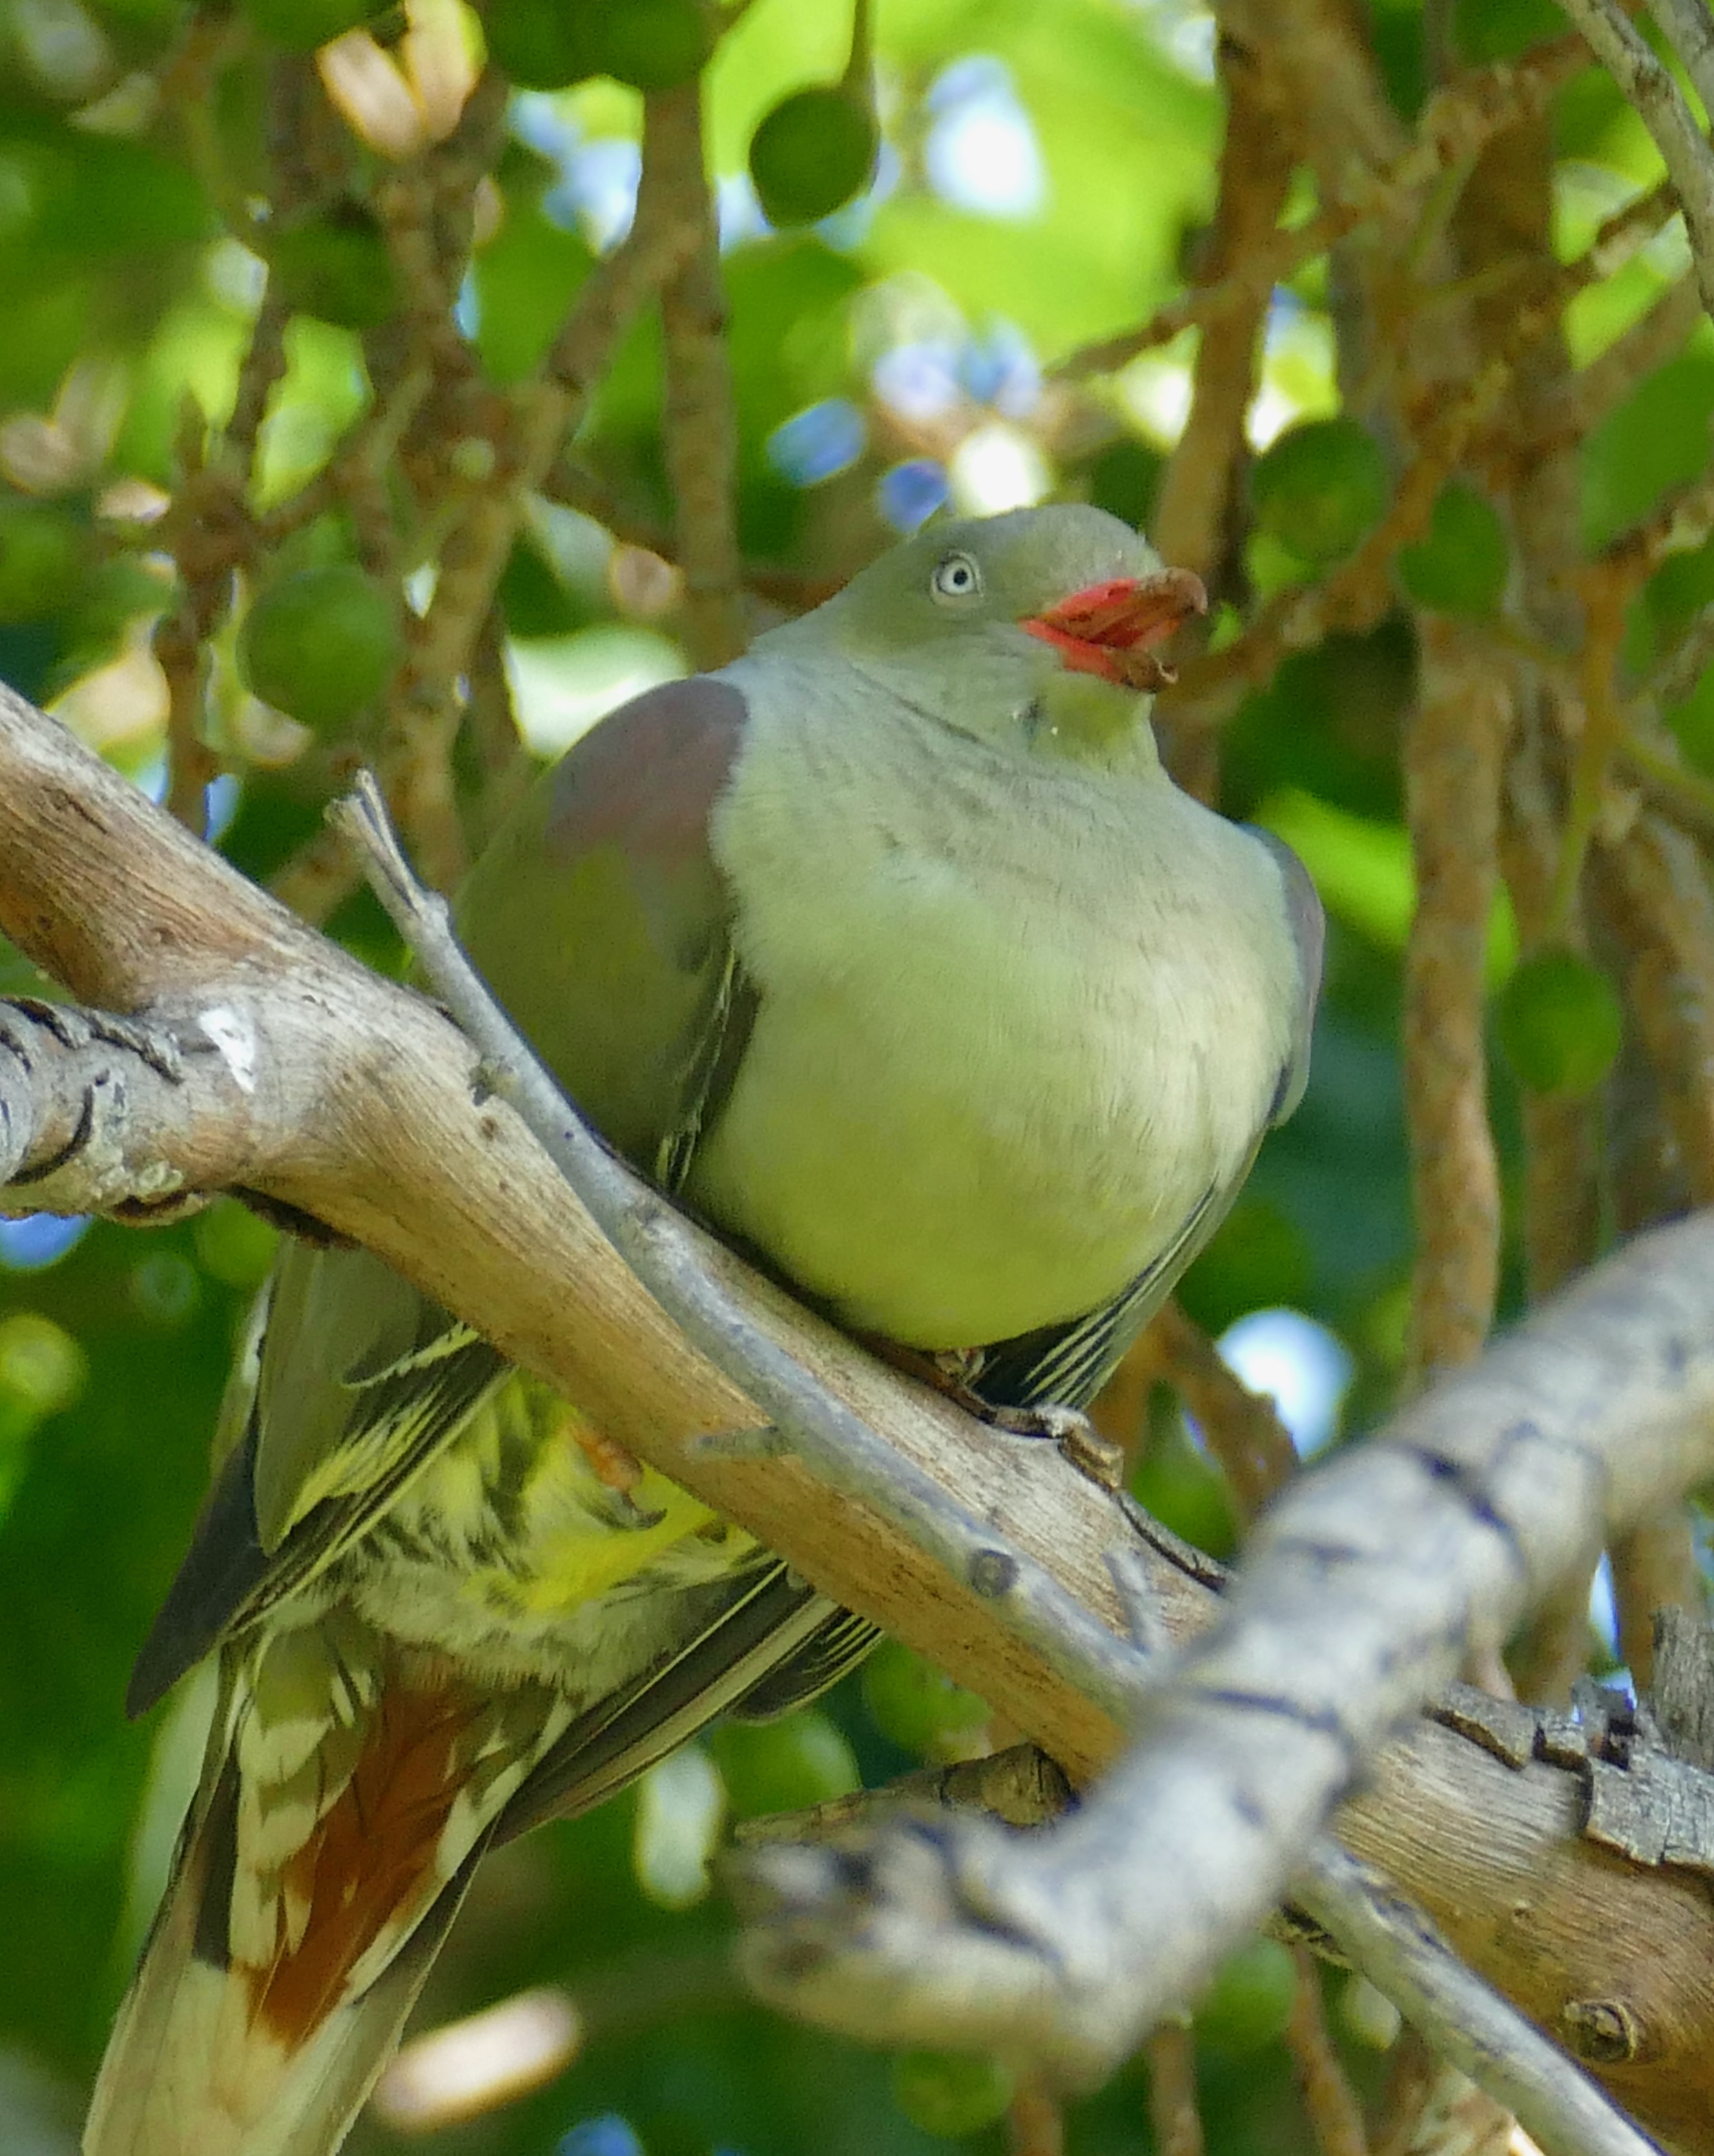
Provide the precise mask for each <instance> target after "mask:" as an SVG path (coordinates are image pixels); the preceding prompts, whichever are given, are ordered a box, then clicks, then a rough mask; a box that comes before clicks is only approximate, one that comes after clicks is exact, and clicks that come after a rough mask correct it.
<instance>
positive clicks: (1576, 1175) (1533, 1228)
mask: <svg viewBox="0 0 1714 2156" xmlns="http://www.w3.org/2000/svg"><path fill="white" fill-rule="evenodd" d="M1532 673H1533V674H1534V675H1535V680H1534V688H1535V695H1534V696H1528V690H1527V688H1526V691H1525V696H1526V698H1527V701H1526V703H1525V708H1524V711H1523V712H1522V716H1521V723H1520V726H1519V728H1518V731H1517V734H1516V737H1515V738H1514V740H1513V743H1512V747H1511V754H1510V755H1509V756H1508V757H1507V758H1506V783H1505V787H1504V791H1503V798H1502V801H1501V824H1500V865H1501V870H1502V871H1503V873H1504V875H1505V878H1506V888H1507V890H1508V891H1510V892H1511V908H1512V912H1513V914H1514V915H1515V916H1516V921H1517V927H1518V934H1519V937H1520V939H1521V941H1522V945H1523V947H1524V949H1525V950H1526V951H1531V952H1533V951H1537V950H1539V949H1540V948H1541V947H1542V945H1543V944H1544V943H1545V942H1547V938H1548V936H1549V935H1550V933H1551V932H1552V911H1553V879H1554V876H1555V875H1556V873H1557V868H1558V862H1559V856H1560V854H1561V852H1562V850H1563V836H1562V832H1561V828H1560V819H1559V816H1558V814H1557V808H1556V805H1555V803H1554V800H1553V797H1552V786H1551V783H1550V780H1549V777H1548V769H1547V757H1548V738H1547V730H1548V727H1549V726H1550V725H1551V723H1552V721H1551V718H1550V716H1549V715H1548V713H1547V711H1545V710H1544V709H1543V708H1542V706H1543V703H1544V700H1546V699H1547V698H1548V697H1550V696H1554V695H1556V693H1557V690H1556V686H1555V685H1554V684H1553V683H1552V682H1550V681H1548V680H1545V679H1543V678H1542V675H1541V673H1540V670H1538V669H1532ZM1522 1114H1523V1126H1524V1145H1525V1160H1524V1218H1523V1235H1524V1252H1525V1262H1526V1266H1527V1274H1528V1282H1529V1291H1530V1296H1531V1299H1532V1301H1541V1300H1542V1297H1543V1296H1548V1295H1551V1294H1552V1293H1553V1291H1555V1289H1557V1288H1558V1287H1561V1286H1563V1285H1564V1283H1565V1282H1566V1281H1568V1280H1570V1279H1572V1278H1573V1276H1575V1275H1576V1274H1578V1273H1579V1272H1581V1271H1582V1270H1583V1267H1584V1266H1585V1265H1588V1264H1590V1263H1592V1262H1593V1259H1594V1256H1595V1252H1596V1247H1597V1238H1598V1236H1599V1229H1600V1212H1601V1207H1600V1185H1599V1177H1598V1173H1597V1133H1596V1129H1595V1116H1594V1110H1593V1106H1592V1104H1591V1103H1590V1102H1589V1101H1587V1100H1581V1099H1561V1098H1559V1097H1558V1096H1554V1095H1550V1094H1541V1093H1536V1092H1526V1093H1525V1096H1524V1098H1523V1101H1522ZM1586 1635H1587V1626H1586V1625H1585V1627H1584V1638H1583V1654H1584V1655H1586V1654H1587V1637H1586ZM1582 1660H1583V1656H1582V1655H1580V1656H1579V1666H1581V1661H1582ZM1542 1696H1543V1695H1542V1694H1540V1693H1538V1692H1537V1691H1533V1690H1532V1691H1527V1692H1526V1694H1525V1697H1527V1698H1532V1699H1533V1698H1537V1697H1542Z"/></svg>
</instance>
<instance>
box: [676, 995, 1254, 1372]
mask: <svg viewBox="0 0 1714 2156" xmlns="http://www.w3.org/2000/svg"><path fill="white" fill-rule="evenodd" d="M770 1015H771V1014H770V1013H769V1012H768V1011H767V1009H766V1008H764V1010H763V1013H762V1018H761V1019H759V1020H758V1024H757V1036H756V1038H755V1039H754V1040H753V1041H752V1049H751V1052H750V1055H749V1056H748V1057H747V1061H746V1065H745V1067H744V1070H742V1073H741V1075H740V1076H739V1079H738V1081H737V1084H736V1087H735V1089H734V1091H733V1095H732V1098H731V1102H730V1104H729V1105H728V1106H727V1108H726V1111H725V1113H724V1114H723V1115H722V1116H721V1119H720V1121H719V1122H718V1124H717V1125H716V1127H715V1129H714V1130H713V1132H711V1134H710V1136H709V1137H708V1138H707V1139H706V1140H705V1142H704V1144H703V1147H702V1148H701V1149H700V1152H699V1155H698V1158H697V1161H696V1163H695V1167H694V1168H693V1171H692V1175H691V1178H690V1186H689V1188H690V1196H691V1197H692V1198H693V1199H694V1200H695V1202H697V1203H698V1204H700V1205H701V1206H702V1207H704V1208H705V1209H706V1210H707V1212H708V1213H709V1214H710V1215H711V1217H712V1218H713V1219H715V1220H716V1222H717V1223H719V1224H721V1225H723V1226H725V1227H726V1228H727V1229H729V1230H733V1231H736V1233H738V1234H740V1235H743V1236H745V1237H747V1239H748V1240H751V1241H752V1242H753V1243H755V1244H756V1245H758V1246H759V1247H760V1248H761V1249H762V1250H764V1251H766V1252H767V1255H769V1256H770V1257H771V1258H772V1260H773V1261H774V1262H775V1263H777V1264H778V1265H781V1266H783V1269H784V1270H786V1271H787V1272H788V1274H789V1275H790V1276H792V1277H793V1279H794V1280H795V1281H797V1282H798V1284H799V1285H800V1286H803V1288H804V1289H806V1290H808V1291H809V1292H810V1293H811V1294H813V1295H815V1296H819V1297H821V1298H823V1299H824V1300H825V1301H828V1302H829V1303H830V1304H831V1305H832V1306H833V1307H834V1311H835V1312H836V1314H837V1315H838V1316H839V1317H840V1319H841V1320H842V1322H844V1323H846V1324H848V1325H851V1326H853V1327H857V1328H858V1329H860V1330H864V1331H869V1332H877V1333H880V1334H883V1335H885V1336H886V1337H889V1338H891V1339H895V1340H898V1341H900V1342H903V1343H905V1344H906V1345H909V1346H913V1347H928V1348H951V1347H975V1346H978V1345H982V1344H983V1343H985V1342H992V1341H996V1340H1003V1339H1007V1338H1009V1337H1012V1336H1013V1335H1014V1334H1017V1333H1020V1332H1029V1331H1030V1330H1032V1329H1034V1327H1037V1326H1041V1325H1046V1324H1050V1323H1054V1322H1058V1321H1060V1320H1061V1319H1065V1318H1070V1317H1077V1316H1079V1315H1080V1314H1081V1313H1083V1312H1085V1311H1089V1310H1092V1309H1094V1308H1096V1307H1097V1306H1100V1305H1101V1304H1103V1303H1105V1302H1106V1301H1109V1300H1111V1298H1112V1297H1113V1296H1116V1295H1117V1294H1118V1293H1119V1292H1120V1291H1121V1290H1122V1289H1123V1288H1124V1287H1125V1286H1126V1284H1127V1283H1128V1282H1129V1281H1132V1279H1134V1278H1135V1277H1136V1276H1137V1274H1138V1273H1139V1272H1141V1271H1142V1270H1143V1269H1144V1268H1145V1267H1146V1266H1147V1265H1149V1264H1150V1263H1151V1262H1152V1260H1153V1259H1154V1258H1155V1257H1156V1256H1157V1255H1158V1254H1159V1252H1160V1251H1161V1250H1162V1248H1163V1247H1165V1245H1167V1243H1168V1242H1169V1241H1170V1240H1172V1239H1173V1235H1174V1234H1175V1233H1176V1231H1177V1229H1178V1227H1179V1226H1180V1224H1182V1223H1183V1220H1184V1219H1185V1218H1186V1217H1187V1216H1188V1214H1189V1213H1190V1211H1191V1210H1192V1209H1193V1207H1194V1206H1195V1205H1196V1204H1198V1202H1199V1201H1200V1200H1201V1199H1202V1198H1203V1195H1204V1194H1205V1193H1206V1191H1207V1189H1208V1188H1209V1182H1210V1179H1211V1177H1212V1176H1214V1175H1215V1174H1217V1173H1219V1169H1220V1168H1224V1166H1225V1162H1224V1154H1225V1153H1226V1152H1228V1151H1229V1150H1230V1149H1231V1147H1230V1144H1229V1142H1228V1141H1227V1140H1226V1139H1225V1138H1224V1134H1222V1133H1220V1132H1218V1131H1216V1130H1215V1129H1214V1127H1212V1123H1211V1111H1210V1108H1209V1101H1208V1099H1207V1097H1206V1089H1205V1088H1203V1086H1202V1085H1201V1083H1200V1077H1199V1071H1200V1061H1199V1058H1198V1053H1197V1049H1196V1045H1195V1044H1194V1043H1183V1042H1181V1043H1180V1044H1179V1058H1178V1065H1177V1067H1176V1069H1175V1071H1174V1073H1173V1077H1172V1079H1171V1081H1170V1082H1169V1083H1168V1085H1167V1086H1165V1087H1164V1088H1163V1087H1160V1086H1153V1085H1152V1083H1151V1081H1150V1071H1149V1068H1148V1065H1149V1060H1150V1059H1149V1058H1148V1057H1147V1055H1142V1054H1139V1053H1137V1052H1136V1051H1135V1050H1134V1048H1133V1045H1132V1039H1133V1036H1132V1032H1131V1029H1129V1028H1125V1027H1120V1028H1115V1029H1111V1031H1112V1033H1113V1034H1114V1036H1115V1037H1113V1038H1111V1039H1109V1038H1108V1037H1107V1036H1106V1033H1105V1032H1101V1031H1098V1030H1097V1029H1096V1028H1094V1027H1092V1026H1089V1025H1085V1026H1084V1027H1083V1028H1082V1029H1079V1028H1078V1027H1076V1026H1075V1025H1069V1026H1067V1027H1066V1028H1065V1029H1063V1030H1061V1029H1058V1028H1056V1027H1055V1024H1054V1023H1053V1022H1052V1016H1051V1014H1050V1013H1049V1014H1046V1022H1045V1023H1044V1013H1043V1012H1042V1011H1041V1010H1040V1009H1028V1010H1021V1009H1020V1011H1019V1014H1018V1015H1017V1017H1016V1019H1015V1022H1014V1023H1011V1024H1008V1023H1007V1022H1005V1018H1004V1015H1003V1014H1002V1015H1001V1017H1000V1018H999V1019H998V1020H997V1019H996V1016H995V1014H994V1013H993V1010H991V1009H984V1010H980V1011H977V1012H972V1011H970V1010H968V1009H966V1010H965V1011H962V1012H960V1011H959V1010H958V1009H957V1007H956V1003H954V1004H951V1005H949V1007H947V1008H946V1009H942V1011H941V1012H939V1013H938V1014H929V1013H926V1012H924V1013H922V1014H921V1015H919V1018H918V1019H917V1021H916V1024H914V1025H913V1026H911V1027H908V1028H904V1029H901V1028H900V1027H899V1026H897V1025H896V1024H895V1023H893V1022H892V1020H891V1019H890V1018H881V1019H871V1020H870V1023H868V1024H854V1023H853V1022H852V1020H851V1019H850V1017H849V1014H846V1013H842V1012H840V1011H839V1010H837V1009H834V1008H833V1007H832V1003H831V999H829V1007H828V1008H826V1009H824V1010H823V1011H821V1012H819V1013H817V1012H815V1011H813V1010H803V1009H800V1010H799V1011H798V1012H797V1013H796V1014H793V1017H792V1019H791V1020H790V1022H789V1023H786V1022H784V1021H783V1020H782V1022H781V1023H779V1024H778V1026H777V1035H776V1037H775V1038H773V1039H770V1037H769V1030H768V1028H769V1019H770ZM854 1044H857V1045H856V1046H854ZM1175 1132H1176V1136H1175V1135H1173V1134H1174V1133H1175Z"/></svg>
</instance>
